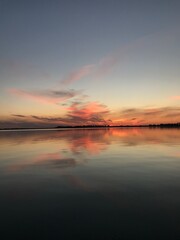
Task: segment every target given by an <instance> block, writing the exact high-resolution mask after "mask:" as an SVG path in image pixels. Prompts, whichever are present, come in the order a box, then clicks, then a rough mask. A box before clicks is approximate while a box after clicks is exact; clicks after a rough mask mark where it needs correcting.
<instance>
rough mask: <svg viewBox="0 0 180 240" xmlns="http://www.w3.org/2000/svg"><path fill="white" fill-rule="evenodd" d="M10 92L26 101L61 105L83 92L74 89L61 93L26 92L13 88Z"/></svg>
mask: <svg viewBox="0 0 180 240" xmlns="http://www.w3.org/2000/svg"><path fill="white" fill-rule="evenodd" d="M8 92H9V93H11V94H13V95H17V96H19V97H23V98H26V99H30V100H33V101H37V102H40V103H45V104H59V103H61V102H64V101H65V100H68V99H72V98H74V97H76V96H79V95H81V91H76V90H72V89H71V90H60V91H58V90H42V91H37V90H36V91H26V90H21V89H16V88H11V89H8Z"/></svg>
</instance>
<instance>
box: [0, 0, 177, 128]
mask: <svg viewBox="0 0 180 240" xmlns="http://www.w3.org/2000/svg"><path fill="white" fill-rule="evenodd" d="M179 9H180V1H179V0H151V1H149V0H91V1H90V0H51V1H50V0H31V1H26V0H16V1H15V0H0V32H1V34H0V36H1V37H0V109H1V111H0V128H4V127H50V126H57V125H83V124H110V125H120V124H132V125H134V124H148V123H167V122H180V14H179Z"/></svg>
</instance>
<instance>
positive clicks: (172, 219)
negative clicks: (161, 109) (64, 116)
mask: <svg viewBox="0 0 180 240" xmlns="http://www.w3.org/2000/svg"><path fill="white" fill-rule="evenodd" d="M0 226H1V234H6V235H5V236H6V237H5V238H3V239H84V240H86V239H98V240H101V239H102V240H103V239H144V240H146V239H161V238H162V239H180V130H178V129H135V128H134V129H99V130H98V129H89V130H87V129H86V130H83V129H75V130H59V131H4V132H3V131H1V132H0Z"/></svg>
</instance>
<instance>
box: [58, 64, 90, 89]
mask: <svg viewBox="0 0 180 240" xmlns="http://www.w3.org/2000/svg"><path fill="white" fill-rule="evenodd" d="M93 68H94V65H85V66H83V67H81V68H80V69H78V70H75V71H73V72H71V73H70V74H69V75H68V76H67V77H66V78H65V79H63V80H62V81H61V83H63V84H65V85H67V84H71V83H73V82H76V81H78V80H81V79H82V78H84V77H86V76H88V75H90V74H91V73H92V72H93Z"/></svg>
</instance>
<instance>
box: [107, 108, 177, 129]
mask: <svg viewBox="0 0 180 240" xmlns="http://www.w3.org/2000/svg"><path fill="white" fill-rule="evenodd" d="M112 119H113V122H114V124H122V125H123V124H132V125H136V124H151V123H163V122H164V123H165V122H166V123H168V122H179V121H180V108H179V107H160V108H127V109H122V110H120V111H119V112H116V113H112Z"/></svg>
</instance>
